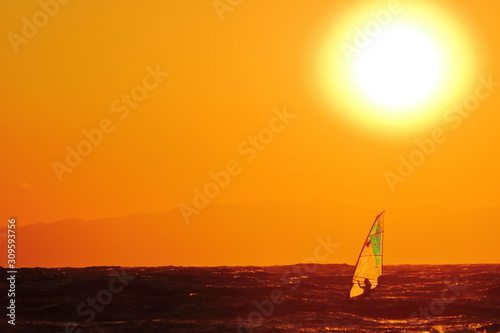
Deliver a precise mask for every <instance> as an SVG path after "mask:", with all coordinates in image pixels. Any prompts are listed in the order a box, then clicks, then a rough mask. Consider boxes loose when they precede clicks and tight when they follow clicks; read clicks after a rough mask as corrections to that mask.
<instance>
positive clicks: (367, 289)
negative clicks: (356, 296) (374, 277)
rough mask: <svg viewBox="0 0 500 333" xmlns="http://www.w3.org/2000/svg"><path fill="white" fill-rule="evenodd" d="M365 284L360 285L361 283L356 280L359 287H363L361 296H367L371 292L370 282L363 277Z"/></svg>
mask: <svg viewBox="0 0 500 333" xmlns="http://www.w3.org/2000/svg"><path fill="white" fill-rule="evenodd" d="M364 283H365V285H364V286H362V285H361V283H359V281H358V285H359V287H360V288H361V289H363V293H362V294H361V295H360V296H361V297H368V296H370V293H371V292H372V284H371V283H370V280H368V279H365V282H364Z"/></svg>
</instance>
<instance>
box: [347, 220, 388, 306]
mask: <svg viewBox="0 0 500 333" xmlns="http://www.w3.org/2000/svg"><path fill="white" fill-rule="evenodd" d="M383 239H384V212H382V213H380V215H378V216H377V217H376V218H375V222H373V225H372V227H371V228H370V232H369V233H368V237H366V240H365V242H364V243H363V248H362V249H361V253H360V255H359V257H358V262H357V263H356V268H355V270H354V275H353V277H352V287H351V292H350V297H356V296H359V295H361V294H362V293H363V288H361V287H360V286H359V284H358V282H359V283H360V284H361V286H364V281H365V279H369V280H370V283H371V284H372V289H373V288H375V287H376V286H377V284H378V277H379V276H381V275H382V243H383Z"/></svg>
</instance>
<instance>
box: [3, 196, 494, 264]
mask: <svg viewBox="0 0 500 333" xmlns="http://www.w3.org/2000/svg"><path fill="white" fill-rule="evenodd" d="M381 210H382V209H380V210H373V209H361V208H358V207H354V206H350V205H345V204H339V203H330V202H307V203H276V202H265V203H261V204H256V205H229V204H228V205H215V204H214V205H211V206H209V207H208V208H206V209H205V210H203V211H202V212H201V214H200V215H199V216H196V217H194V218H193V220H192V222H191V223H190V224H186V223H185V222H184V221H183V219H182V217H181V214H180V213H179V211H178V210H173V211H169V212H166V213H159V214H133V215H130V216H125V217H115V218H106V219H100V220H94V221H82V220H77V219H72V220H63V221H58V222H54V223H48V224H35V225H29V226H25V227H19V228H18V229H17V237H18V240H17V241H18V253H17V255H18V266H24V267H34V266H40V267H64V266H73V267H83V266H101V265H103V266H104V265H122V266H163V265H182V266H200V265H204V266H220V265H278V264H279V265H281V264H294V263H298V262H302V261H303V259H305V258H307V257H311V256H313V255H314V251H315V249H316V247H317V246H318V241H317V239H318V237H320V238H322V239H325V240H326V238H327V236H328V235H330V237H331V240H332V242H335V243H338V244H340V247H338V248H336V249H335V250H334V252H333V253H332V254H331V256H330V257H328V258H327V259H326V260H325V263H327V262H328V263H348V264H354V263H355V261H356V257H357V255H358V253H359V249H360V246H361V243H362V242H363V239H364V237H365V236H366V234H367V232H368V228H369V227H370V225H371V223H372V222H373V219H374V218H375V216H376V215H377V214H378V213H380V211H381ZM499 221H500V209H494V208H491V209H478V210H470V211H449V210H442V209H436V208H414V209H397V210H392V209H387V211H386V234H385V244H386V246H385V259H384V261H385V262H386V263H387V264H401V263H408V264H420V263H480V262H484V263H493V262H496V263H498V262H500V245H499V241H498V235H496V234H493V233H491V232H488V230H489V226H491V225H494V224H496V223H499ZM278 222H279V223H278ZM283 226H286V227H283ZM1 233H5V228H3V229H0V234H1ZM0 241H1V242H2V248H3V249H4V250H2V251H1V255H2V266H5V262H6V261H5V260H6V259H5V253H6V250H5V238H2V239H0ZM322 253H323V252H322Z"/></svg>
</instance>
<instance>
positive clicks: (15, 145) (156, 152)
mask: <svg viewBox="0 0 500 333" xmlns="http://www.w3.org/2000/svg"><path fill="white" fill-rule="evenodd" d="M46 2H50V1H49V0H46ZM352 3H353V1H347V0H345V1H327V0H318V1H314V2H311V1H285V0H279V1H272V2H269V1H264V0H255V1H243V2H242V3H241V4H240V5H238V6H235V7H234V8H232V9H233V10H232V11H228V12H226V13H224V20H223V21H222V20H221V19H220V17H219V16H218V15H217V12H216V10H215V9H214V6H213V4H212V1H198V2H196V4H193V2H189V1H188V2H186V1H148V2H145V3H128V2H122V1H106V2H102V1H95V0H91V1H85V2H84V3H83V2H79V1H69V2H68V3H67V4H60V5H58V6H59V9H58V12H57V13H55V14H54V17H50V18H49V19H48V23H47V24H46V25H42V26H41V27H40V28H38V31H37V32H33V31H31V33H32V35H33V36H32V37H30V38H26V39H25V40H24V42H23V43H20V44H17V46H15V47H13V44H12V40H11V39H9V38H12V35H10V36H11V37H9V33H15V34H17V35H21V34H22V33H23V24H25V23H24V21H23V20H22V18H23V17H27V18H28V19H29V20H30V21H31V20H32V18H33V15H35V14H36V13H37V12H38V11H40V5H39V4H38V2H37V1H21V2H18V1H8V2H2V3H1V4H0V21H1V22H2V25H1V35H3V36H4V38H2V40H1V42H0V54H1V57H2V58H1V59H2V61H0V80H2V81H1V82H2V87H3V89H1V90H0V108H1V117H2V119H1V122H0V138H1V141H2V145H1V148H0V149H1V156H2V163H0V174H1V181H0V193H1V196H2V205H1V213H2V214H1V216H3V218H4V219H5V220H6V219H7V218H8V217H11V216H15V217H16V218H17V219H18V224H19V225H28V224H34V223H40V222H52V221H56V220H59V219H64V218H79V219H84V220H85V219H98V218H103V217H109V216H123V215H127V214H132V213H135V212H164V211H168V210H171V209H177V208H178V205H179V204H181V203H184V204H191V202H192V199H193V189H194V188H202V187H203V186H204V185H205V184H207V183H208V182H210V181H211V178H210V175H209V173H210V172H211V171H213V172H217V171H219V170H222V169H224V168H226V166H227V163H228V162H229V161H232V160H236V161H237V162H239V166H240V167H241V170H240V171H241V173H238V174H237V175H235V176H234V177H232V178H231V182H230V184H229V185H228V186H227V187H226V188H224V189H223V190H221V191H220V195H218V196H217V197H215V198H214V199H213V200H212V202H214V203H243V204H249V203H258V202H262V201H266V200H273V201H283V202H290V201H309V200H334V201H341V202H346V203H353V204H356V205H358V206H360V207H366V208H373V209H374V214H376V213H378V212H379V211H380V210H381V208H382V209H383V208H388V207H390V208H404V207H415V206H420V205H430V206H436V207H442V208H451V209H472V208H477V207H500V196H499V195H498V189H499V188H500V177H499V176H498V170H500V159H499V158H498V157H497V154H498V147H499V144H500V136H499V134H498V133H499V127H498V126H499V124H500V113H499V112H498V110H499V109H500V91H498V92H496V93H492V94H491V96H489V97H488V99H486V100H485V101H482V102H481V104H480V106H479V108H478V109H477V110H476V111H475V112H473V113H472V114H471V116H470V117H469V118H467V119H465V120H464V121H463V123H462V124H461V125H460V127H459V128H458V129H456V130H455V129H453V128H451V125H450V123H432V124H429V126H427V127H425V128H420V129H418V130H415V131H414V132H411V133H407V134H406V135H398V136H393V137H390V136H384V135H377V134H376V132H373V131H366V130H364V129H363V127H356V126H353V125H352V124H350V123H349V124H348V123H347V121H346V120H345V119H344V118H343V117H342V116H341V112H340V110H338V109H336V108H335V107H334V106H332V105H328V104H326V103H324V101H323V100H321V99H319V98H318V94H317V92H316V91H315V89H316V88H317V84H316V83H315V82H313V80H314V75H313V74H311V72H312V71H313V70H314V68H315V61H316V59H318V58H319V57H320V55H319V52H320V50H321V45H320V44H321V43H322V38H323V36H325V35H326V32H325V31H324V29H325V26H327V25H328V24H329V22H331V24H332V25H334V24H335V20H336V18H338V17H341V16H342V14H343V13H345V11H346V10H347V9H349V6H350V5H351V4H352ZM441 3H442V5H443V8H445V9H447V10H449V12H450V13H451V14H452V15H456V17H457V18H458V19H459V20H462V21H463V24H464V26H465V27H470V29H471V31H472V30H473V33H472V35H473V36H476V37H477V40H475V41H473V44H474V45H477V48H478V51H477V53H478V56H477V59H478V63H477V75H478V76H483V77H488V76H489V75H492V77H493V79H496V80H498V81H500V68H499V66H498V62H496V63H495V62H494V60H495V59H499V58H500V39H499V38H498V31H500V29H499V23H498V22H499V21H498V17H497V14H498V12H499V9H500V8H499V6H500V5H499V4H495V5H492V4H491V3H486V2H478V1H452V0H447V1H441ZM494 6H497V8H492V7H494ZM52 9H54V8H52ZM42 23H43V22H42ZM24 30H26V28H24ZM28 30H29V29H28ZM24 32H26V31H24ZM16 51H18V52H17V53H16ZM158 69H159V71H160V72H162V73H166V72H168V73H169V74H168V76H167V75H166V74H159V76H158V77H157V78H156V80H155V79H154V78H153V77H152V76H151V74H150V73H151V72H152V71H154V70H158ZM148 75H150V76H149V77H147V76H148ZM145 77H146V78H145ZM144 80H146V81H144ZM144 82H146V83H144ZM155 83H158V84H157V85H156V84H155ZM473 84H475V83H473ZM143 85H145V86H147V87H150V88H151V90H144V89H143V90H142V91H146V92H147V97H146V98H145V99H144V100H143V101H141V102H140V103H138V105H137V106H136V107H127V106H126V104H124V103H123V102H120V103H118V102H116V103H118V104H114V107H113V106H112V105H113V103H114V101H115V100H117V99H118V100H119V99H120V98H121V97H122V94H130V93H131V91H133V89H134V88H135V87H137V86H143ZM153 86H155V87H154V88H153ZM137 89H139V90H137ZM137 89H136V90H137V91H140V88H137ZM464 97H465V96H464ZM120 106H121V107H122V108H121V109H118V107H120ZM285 107H286V109H287V110H288V112H289V113H291V114H293V115H294V116H295V118H293V120H291V121H290V122H289V124H286V126H284V129H283V130H282V131H280V132H279V133H275V134H274V140H272V141H271V142H270V143H269V144H267V145H265V149H263V150H262V151H258V153H257V155H256V156H255V158H253V159H251V161H248V160H246V157H249V155H243V154H241V151H240V150H239V149H238V147H239V146H240V145H241V144H243V143H244V142H245V141H247V140H248V139H247V138H248V137H249V136H254V135H257V134H258V133H259V132H260V131H261V130H262V128H265V127H269V124H270V121H271V120H272V119H273V117H275V113H273V109H274V108H277V109H279V110H283V109H284V108H285ZM127 109H128V111H125V110H127ZM275 111H276V110H275ZM124 112H128V113H127V114H125V113H124ZM443 112H444V110H443ZM120 116H121V118H122V119H121V118H120ZM103 121H104V122H105V123H106V121H108V124H107V125H106V126H107V127H111V128H112V129H109V133H105V134H103V138H102V143H101V144H99V145H98V146H95V147H93V148H92V152H91V153H90V154H89V155H88V156H85V157H83V158H82V161H81V163H77V164H78V165H77V166H76V167H74V168H72V172H71V173H64V174H63V175H62V177H61V179H62V181H60V179H58V176H57V175H56V173H55V172H54V164H53V163H54V162H58V163H65V158H66V153H67V151H66V147H67V146H69V147H72V148H73V149H75V148H76V146H77V145H78V144H79V143H80V142H81V141H82V140H85V136H84V134H83V133H82V131H84V130H87V131H91V130H92V129H95V128H98V127H99V126H101V125H100V124H102V122H103ZM106 126H105V127H106ZM436 127H439V128H443V129H444V130H445V133H446V135H447V140H446V141H445V142H443V143H441V144H439V145H437V148H436V151H435V153H433V154H432V155H431V156H429V157H428V158H426V160H425V162H424V163H423V164H422V165H421V166H418V167H417V168H416V170H415V172H414V173H413V174H412V175H410V176H409V177H407V179H406V181H405V182H404V183H398V184H397V185H396V186H395V188H394V191H392V190H391V187H390V186H389V185H388V183H387V181H386V178H385V173H386V172H387V171H390V172H396V170H397V168H398V165H399V163H400V161H399V156H400V155H403V156H404V157H408V155H409V154H410V153H411V152H412V151H413V150H414V149H416V144H415V140H423V139H425V138H428V137H430V136H431V133H432V132H433V130H434V129H435V128H436ZM374 216H375V215H374ZM369 222H370V221H366V223H369ZM279 223H283V226H284V225H286V221H282V222H279ZM328 223H330V221H325V225H327V224H328ZM478 232H484V231H478ZM489 232H491V233H498V232H500V226H499V225H491V230H490V231H489ZM360 237H362V236H360ZM357 241H358V242H359V241H361V240H357Z"/></svg>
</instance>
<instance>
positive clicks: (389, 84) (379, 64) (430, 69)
mask: <svg viewBox="0 0 500 333" xmlns="http://www.w3.org/2000/svg"><path fill="white" fill-rule="evenodd" d="M353 58H354V59H352V62H353V63H352V67H351V71H352V72H351V76H352V80H354V83H355V85H356V87H357V89H358V90H359V92H360V95H364V96H365V98H367V99H368V100H369V101H371V102H372V103H373V104H376V105H379V106H380V107H382V108H383V110H384V111H386V112H387V113H391V114H392V113H405V112H408V110H411V109H412V108H413V107H414V106H416V105H418V104H419V103H424V102H425V101H426V100H427V99H428V98H430V97H431V96H432V95H433V94H434V93H435V92H436V91H437V90H438V88H439V87H440V86H441V84H442V83H443V80H444V77H443V76H444V68H445V66H446V62H445V57H444V50H442V49H441V48H440V46H439V44H438V43H437V42H436V41H435V40H433V38H432V36H429V35H428V34H426V33H425V32H424V31H422V30H421V29H419V27H417V26H413V25H411V24H408V23H401V22H398V23H395V24H392V25H391V26H390V27H388V28H387V29H386V30H384V31H382V32H381V33H380V35H379V36H378V37H377V38H376V39H375V40H373V41H372V42H371V43H370V45H368V46H367V47H366V49H365V50H363V52H360V54H359V55H357V56H355V57H353Z"/></svg>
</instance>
